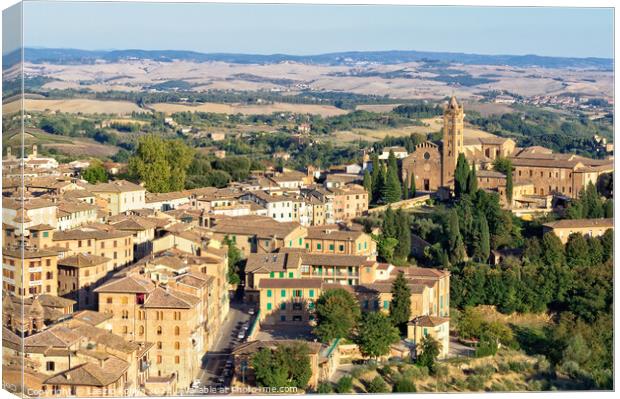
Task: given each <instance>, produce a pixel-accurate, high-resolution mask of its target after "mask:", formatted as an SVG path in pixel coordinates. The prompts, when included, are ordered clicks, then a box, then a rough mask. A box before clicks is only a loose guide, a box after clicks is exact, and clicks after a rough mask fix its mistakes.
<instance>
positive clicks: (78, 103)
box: [3, 98, 144, 115]
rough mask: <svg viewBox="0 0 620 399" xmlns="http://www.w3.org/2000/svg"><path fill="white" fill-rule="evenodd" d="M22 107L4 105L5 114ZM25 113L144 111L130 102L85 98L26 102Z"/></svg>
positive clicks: (18, 104) (118, 113)
mask: <svg viewBox="0 0 620 399" xmlns="http://www.w3.org/2000/svg"><path fill="white" fill-rule="evenodd" d="M20 107H21V103H20V101H12V102H10V103H7V104H4V106H3V110H4V112H5V113H11V112H17V111H19V109H20ZM24 109H25V111H48V112H55V111H58V112H66V113H71V114H77V113H83V114H115V115H128V114H131V113H132V112H134V111H136V112H140V111H144V110H143V109H141V108H140V107H138V105H136V104H134V103H132V102H129V101H105V100H89V99H83V98H71V99H62V100H40V99H26V100H24Z"/></svg>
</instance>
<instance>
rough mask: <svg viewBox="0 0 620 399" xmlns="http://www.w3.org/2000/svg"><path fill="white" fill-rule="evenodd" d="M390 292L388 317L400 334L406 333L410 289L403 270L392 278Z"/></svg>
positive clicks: (409, 316) (408, 318)
mask: <svg viewBox="0 0 620 399" xmlns="http://www.w3.org/2000/svg"><path fill="white" fill-rule="evenodd" d="M391 292H392V301H391V302H390V319H391V320H392V323H393V324H394V326H396V327H397V328H398V329H399V330H400V333H401V335H406V334H407V323H408V322H409V320H410V319H411V289H410V288H409V286H408V285H407V280H406V279H405V275H404V273H403V272H400V273H398V275H397V276H396V279H394V282H393V283H392V290H391Z"/></svg>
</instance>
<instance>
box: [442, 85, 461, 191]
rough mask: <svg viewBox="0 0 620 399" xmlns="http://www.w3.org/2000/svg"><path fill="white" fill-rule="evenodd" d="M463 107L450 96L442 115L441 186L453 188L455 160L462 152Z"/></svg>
mask: <svg viewBox="0 0 620 399" xmlns="http://www.w3.org/2000/svg"><path fill="white" fill-rule="evenodd" d="M464 115H465V114H464V113H463V106H462V105H459V103H458V102H457V101H456V97H454V96H452V98H450V102H449V103H448V106H447V107H446V110H445V111H444V114H443V149H442V152H441V168H442V175H441V177H442V178H441V185H442V186H449V187H454V168H455V167H456V160H457V158H458V156H459V154H460V153H462V152H463V117H464Z"/></svg>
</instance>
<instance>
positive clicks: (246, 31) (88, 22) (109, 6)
mask: <svg viewBox="0 0 620 399" xmlns="http://www.w3.org/2000/svg"><path fill="white" fill-rule="evenodd" d="M24 32H25V35H24V44H25V46H33V47H34V46H40V47H62V48H79V49H98V50H101V49H130V48H133V49H174V50H195V51H200V52H230V53H257V54H273V53H287V54H317V53H327V52H336V51H346V50H394V49H396V50H426V51H450V52H465V53H479V54H538V55H552V56H574V57H590V56H593V57H609V58H612V57H613V11H612V9H611V8H607V9H585V8H499V7H497V8H495V7H493V8H490V7H486V8H485V7H420V6H325V5H323V6H321V5H248V4H245V5H243V4H196V3H194V4H191V3H183V4H179V3H177V4H172V3H170V4H165V3H164V4H162V3H70V2H67V3H54V2H52V3H49V2H48V3H45V2H36V1H34V2H26V3H25V4H24Z"/></svg>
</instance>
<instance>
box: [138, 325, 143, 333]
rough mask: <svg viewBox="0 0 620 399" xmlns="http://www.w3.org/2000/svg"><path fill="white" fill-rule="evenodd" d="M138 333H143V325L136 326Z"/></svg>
mask: <svg viewBox="0 0 620 399" xmlns="http://www.w3.org/2000/svg"><path fill="white" fill-rule="evenodd" d="M138 335H144V326H140V327H138Z"/></svg>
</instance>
